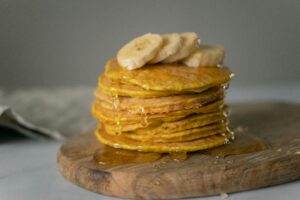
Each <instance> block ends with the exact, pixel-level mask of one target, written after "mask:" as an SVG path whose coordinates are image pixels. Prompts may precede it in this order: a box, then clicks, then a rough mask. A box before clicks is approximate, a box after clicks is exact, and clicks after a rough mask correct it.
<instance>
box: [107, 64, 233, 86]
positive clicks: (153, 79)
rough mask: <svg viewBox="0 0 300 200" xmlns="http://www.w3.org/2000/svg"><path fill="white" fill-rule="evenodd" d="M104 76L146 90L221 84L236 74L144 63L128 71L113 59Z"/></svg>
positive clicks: (221, 69) (179, 65)
mask: <svg viewBox="0 0 300 200" xmlns="http://www.w3.org/2000/svg"><path fill="white" fill-rule="evenodd" d="M105 76H107V77H108V78H110V79H112V80H118V81H121V82H125V83H129V84H133V85H137V86H139V87H141V88H143V89H145V90H155V91H188V90H199V89H202V90H205V89H207V88H210V87H214V86H220V85H222V84H225V83H227V82H228V81H229V80H230V78H231V77H232V76H233V73H232V72H231V70H230V69H229V68H226V67H222V68H219V67H199V68H192V67H187V66H185V65H181V64H156V65H145V66H144V67H142V68H140V69H136V70H131V71H129V70H127V69H125V68H122V67H121V66H120V65H119V64H118V62H117V60H116V59H111V60H109V61H108V62H107V63H106V66H105Z"/></svg>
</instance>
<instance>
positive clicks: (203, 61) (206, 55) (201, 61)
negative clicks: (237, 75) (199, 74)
mask: <svg viewBox="0 0 300 200" xmlns="http://www.w3.org/2000/svg"><path fill="white" fill-rule="evenodd" d="M225 53H226V49H225V48H224V47H223V46H219V45H200V46H199V48H198V49H197V51H195V52H194V53H193V54H192V55H190V56H189V57H187V58H186V59H184V60H183V61H182V63H183V64H185V65H187V66H189V67H216V66H218V65H222V64H223V61H224V58H225Z"/></svg>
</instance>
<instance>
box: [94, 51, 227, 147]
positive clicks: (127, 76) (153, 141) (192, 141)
mask: <svg viewBox="0 0 300 200" xmlns="http://www.w3.org/2000/svg"><path fill="white" fill-rule="evenodd" d="M199 48H200V47H199ZM232 76H233V73H232V72H231V70H230V69H229V68H227V67H223V66H220V65H219V66H201V67H188V66H187V64H186V63H183V62H174V63H163V62H158V63H155V64H150V63H145V64H143V65H142V67H138V68H135V69H134V70H128V68H126V67H124V66H123V65H120V61H119V60H118V59H111V60H109V61H108V62H107V63H106V66H105V72H104V74H102V75H100V77H99V87H98V88H97V89H96V91H95V96H96V100H95V102H94V103H93V106H92V112H93V115H94V116H95V118H96V119H98V120H99V122H101V123H100V125H99V127H98V128H97V130H96V136H97V138H98V139H99V141H100V142H101V143H104V144H106V145H109V146H112V147H115V148H122V149H127V150H137V151H143V152H160V153H172V152H191V151H198V150H203V149H209V148H212V147H216V146H221V145H223V144H226V143H227V142H228V141H229V140H231V139H232V138H233V135H232V132H231V131H230V130H229V128H228V114H227V106H226V105H225V104H224V97H225V90H226V89H227V85H228V82H229V81H230V79H231V78H232Z"/></svg>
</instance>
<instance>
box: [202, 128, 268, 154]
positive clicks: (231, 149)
mask: <svg viewBox="0 0 300 200" xmlns="http://www.w3.org/2000/svg"><path fill="white" fill-rule="evenodd" d="M234 137H235V140H234V141H233V142H230V143H228V144H226V145H224V146H220V147H216V148H213V149H208V150H205V151H203V152H202V153H203V154H206V155H210V156H215V157H216V158H224V157H226V156H231V155H240V154H246V153H252V152H258V151H263V150H266V149H268V145H267V144H266V143H265V142H264V141H263V140H261V139H260V138H258V137H256V136H254V135H252V134H248V133H238V134H235V136H234Z"/></svg>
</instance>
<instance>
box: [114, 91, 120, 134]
mask: <svg viewBox="0 0 300 200" xmlns="http://www.w3.org/2000/svg"><path fill="white" fill-rule="evenodd" d="M113 108H114V110H115V111H116V113H117V117H116V118H115V123H116V129H115V132H116V135H121V126H120V118H121V117H120V115H121V114H120V99H119V96H118V95H114V96H113Z"/></svg>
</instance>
